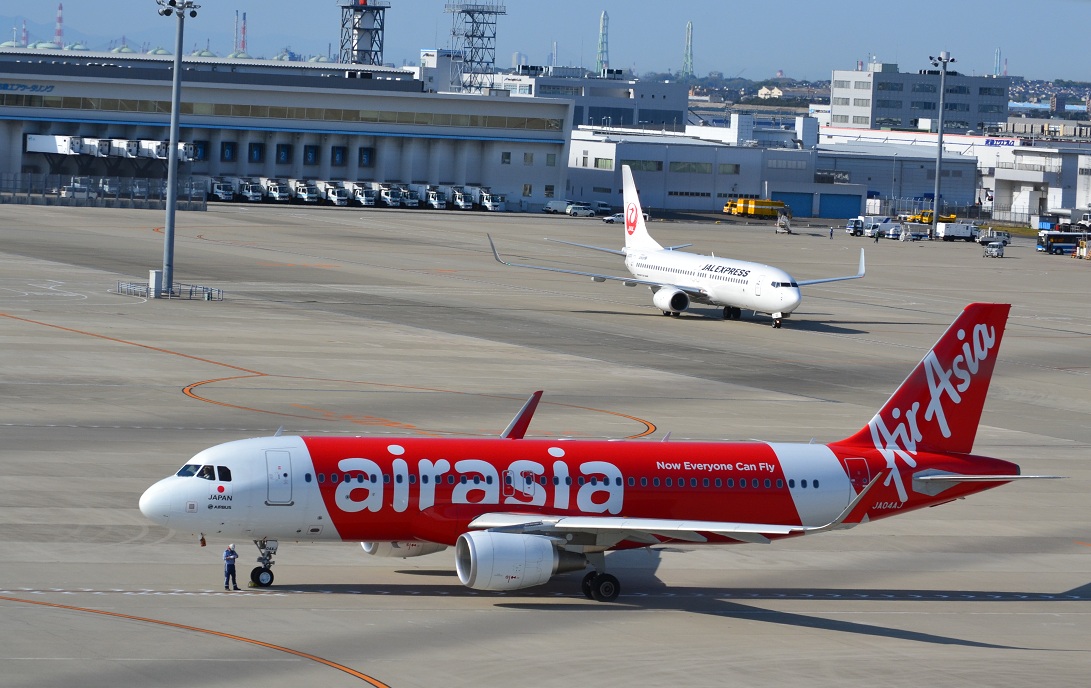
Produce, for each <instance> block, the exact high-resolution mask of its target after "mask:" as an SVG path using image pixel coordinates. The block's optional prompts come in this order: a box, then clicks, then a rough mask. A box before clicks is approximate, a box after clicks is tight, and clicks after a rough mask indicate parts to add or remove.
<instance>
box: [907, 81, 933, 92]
mask: <svg viewBox="0 0 1091 688" xmlns="http://www.w3.org/2000/svg"><path fill="white" fill-rule="evenodd" d="M937 90H938V89H937V88H936V85H935V84H922V83H916V84H913V93H935V92H936V91H937Z"/></svg>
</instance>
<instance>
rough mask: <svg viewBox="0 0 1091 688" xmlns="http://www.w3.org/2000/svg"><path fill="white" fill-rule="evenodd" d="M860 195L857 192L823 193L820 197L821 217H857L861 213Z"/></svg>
mask: <svg viewBox="0 0 1091 688" xmlns="http://www.w3.org/2000/svg"><path fill="white" fill-rule="evenodd" d="M861 207H862V206H861V203H860V196H859V195H857V194H822V196H821V197H820V198H819V199H818V216H819V217H839V218H844V217H856V216H857V215H859V214H860V208H861Z"/></svg>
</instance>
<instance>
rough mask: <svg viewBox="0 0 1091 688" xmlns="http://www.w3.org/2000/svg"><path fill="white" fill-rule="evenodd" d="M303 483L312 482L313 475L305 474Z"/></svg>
mask: <svg viewBox="0 0 1091 688" xmlns="http://www.w3.org/2000/svg"><path fill="white" fill-rule="evenodd" d="M303 482H306V483H309V482H311V474H310V473H304V474H303Z"/></svg>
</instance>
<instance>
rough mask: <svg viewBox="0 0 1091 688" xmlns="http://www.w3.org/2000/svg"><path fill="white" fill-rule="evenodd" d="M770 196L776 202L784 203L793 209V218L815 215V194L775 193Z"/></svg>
mask: <svg viewBox="0 0 1091 688" xmlns="http://www.w3.org/2000/svg"><path fill="white" fill-rule="evenodd" d="M770 195H771V196H772V198H773V200H774V201H784V205H786V206H788V207H789V208H791V209H792V217H810V216H811V215H814V194H809V193H783V192H782V193H777V192H773V193H772V194H770Z"/></svg>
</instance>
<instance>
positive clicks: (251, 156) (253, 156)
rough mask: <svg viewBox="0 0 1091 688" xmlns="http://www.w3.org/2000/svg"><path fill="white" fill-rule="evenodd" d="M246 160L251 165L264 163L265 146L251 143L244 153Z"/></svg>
mask: <svg viewBox="0 0 1091 688" xmlns="http://www.w3.org/2000/svg"><path fill="white" fill-rule="evenodd" d="M246 159H247V160H248V161H250V162H252V163H261V162H265V144H264V143H251V144H250V146H249V148H248V149H247V152H246Z"/></svg>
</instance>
